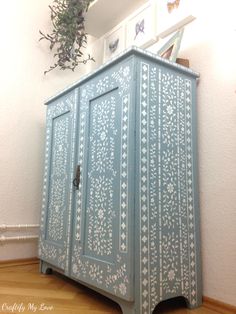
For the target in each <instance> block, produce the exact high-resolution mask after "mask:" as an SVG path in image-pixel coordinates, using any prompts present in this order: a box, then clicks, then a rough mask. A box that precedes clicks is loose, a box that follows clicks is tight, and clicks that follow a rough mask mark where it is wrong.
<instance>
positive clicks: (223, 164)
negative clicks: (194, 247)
mask: <svg viewBox="0 0 236 314" xmlns="http://www.w3.org/2000/svg"><path fill="white" fill-rule="evenodd" d="M195 12H196V14H197V19H196V21H194V22H193V23H192V24H190V25H189V26H188V27H186V29H185V34H184V37H183V42H182V45H181V47H182V48H181V53H180V56H182V57H186V58H189V59H190V63H191V67H192V68H194V69H195V70H197V71H198V72H199V73H200V80H199V86H198V130H199V131H198V138H199V187H200V207H201V230H202V260H203V288H204V295H207V296H209V297H212V298H215V299H218V300H221V301H223V302H226V303H229V304H234V305H236V163H235V156H236V59H235V56H236V19H235V12H236V1H235V0H226V1H224V2H221V1H206V0H198V1H197V5H196V11H195Z"/></svg>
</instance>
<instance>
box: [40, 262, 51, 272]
mask: <svg viewBox="0 0 236 314" xmlns="http://www.w3.org/2000/svg"><path fill="white" fill-rule="evenodd" d="M39 270H40V272H41V273H42V274H44V275H50V274H51V273H52V269H51V268H50V266H49V265H48V264H47V263H46V262H44V261H40V264H39Z"/></svg>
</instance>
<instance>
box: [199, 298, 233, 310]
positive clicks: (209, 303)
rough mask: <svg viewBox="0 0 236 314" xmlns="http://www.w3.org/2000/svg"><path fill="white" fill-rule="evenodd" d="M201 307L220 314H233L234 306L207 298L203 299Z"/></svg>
mask: <svg viewBox="0 0 236 314" xmlns="http://www.w3.org/2000/svg"><path fill="white" fill-rule="evenodd" d="M203 306H204V307H205V308H208V309H211V310H214V311H216V312H218V313H222V314H235V313H236V306H233V305H230V304H226V303H224V302H221V301H217V300H214V299H212V298H209V297H205V296H204V297H203Z"/></svg>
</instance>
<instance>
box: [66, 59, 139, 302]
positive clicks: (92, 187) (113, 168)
mask: <svg viewBox="0 0 236 314" xmlns="http://www.w3.org/2000/svg"><path fill="white" fill-rule="evenodd" d="M132 75H133V63H132V61H131V60H128V61H126V62H125V63H123V64H120V65H117V66H115V67H113V68H112V70H110V71H106V72H105V73H103V74H100V75H99V76H98V77H96V78H94V79H92V80H90V81H89V82H88V83H85V84H84V85H82V86H81V88H80V109H79V116H80V123H79V125H80V126H79V136H78V139H79V143H78V147H79V150H78V164H79V165H80V167H81V180H80V187H79V190H78V192H77V196H76V213H75V217H76V220H75V226H74V229H75V232H74V237H73V243H72V267H71V275H72V277H73V278H76V279H78V280H81V281H84V282H86V283H88V284H90V285H93V286H96V287H98V288H100V289H103V290H105V291H107V292H109V293H112V294H114V295H117V296H119V297H121V298H123V299H126V300H132V299H133V291H132V284H130V282H131V281H132V280H133V278H132V275H131V274H132V272H133V267H132V265H133V264H132V263H133V260H132V252H133V234H132V229H131V221H132V219H133V217H132V216H133V207H134V199H133V193H129V190H130V191H132V189H133V186H134V171H133V165H134V121H133V119H134V112H133V110H134V108H133V106H132V88H133V86H132V79H131V78H132Z"/></svg>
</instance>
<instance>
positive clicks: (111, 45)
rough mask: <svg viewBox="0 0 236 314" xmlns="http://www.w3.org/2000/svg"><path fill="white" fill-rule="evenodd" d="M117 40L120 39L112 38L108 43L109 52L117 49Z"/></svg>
mask: <svg viewBox="0 0 236 314" xmlns="http://www.w3.org/2000/svg"><path fill="white" fill-rule="evenodd" d="M119 41H120V39H119V38H117V39H116V40H113V41H111V42H110V43H109V45H108V47H109V50H110V52H111V53H114V52H115V51H116V50H117V48H118V45H119Z"/></svg>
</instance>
